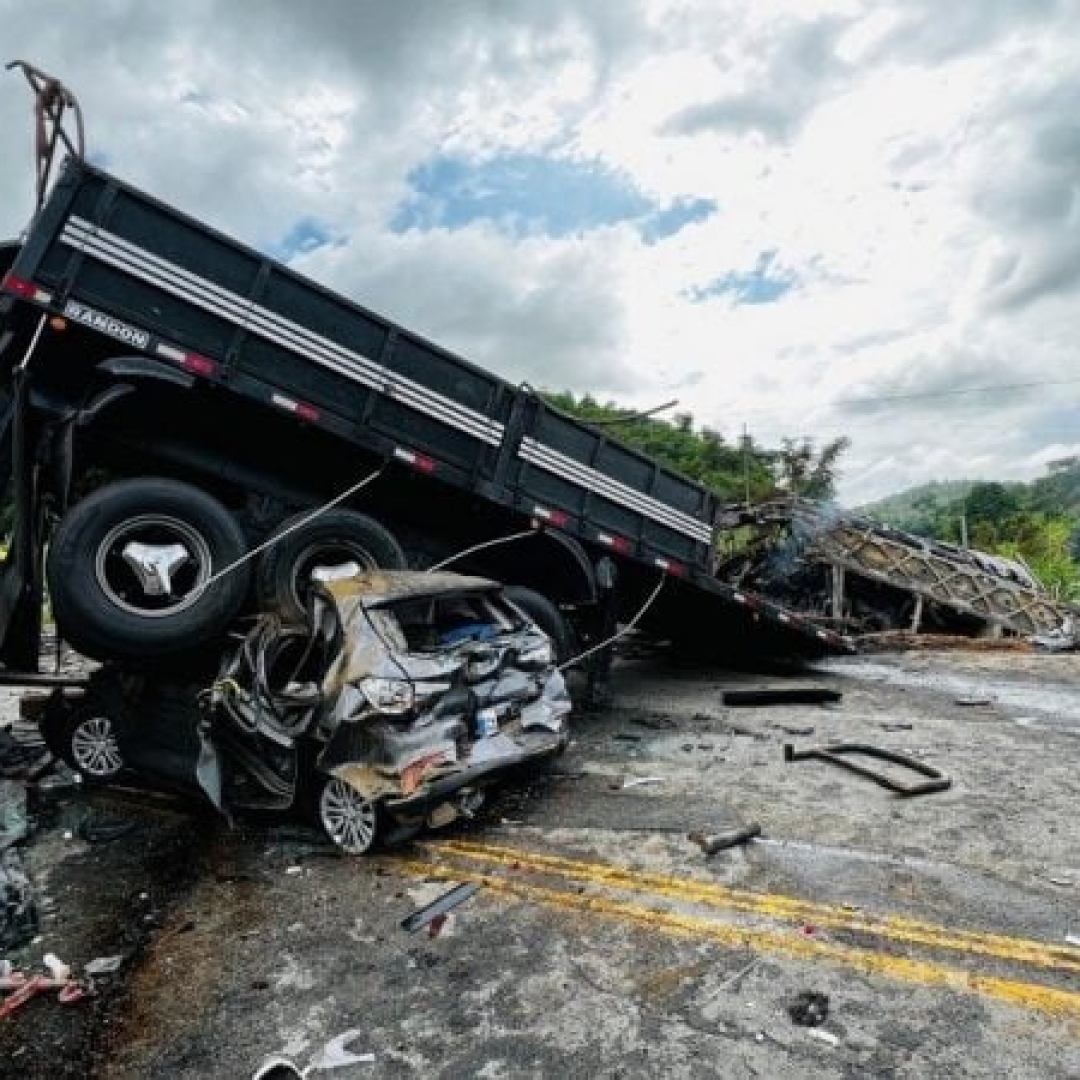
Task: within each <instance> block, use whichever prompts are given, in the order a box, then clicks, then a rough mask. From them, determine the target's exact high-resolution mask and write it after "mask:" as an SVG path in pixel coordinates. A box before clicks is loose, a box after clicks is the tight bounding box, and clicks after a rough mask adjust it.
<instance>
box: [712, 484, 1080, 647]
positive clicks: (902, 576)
mask: <svg viewBox="0 0 1080 1080" xmlns="http://www.w3.org/2000/svg"><path fill="white" fill-rule="evenodd" d="M721 519H722V521H724V522H725V523H726V524H727V525H728V527H729V528H731V529H733V530H738V529H740V528H741V529H743V530H745V529H746V528H749V530H750V536H749V538H747V537H746V536H745V535H744V536H743V537H742V539H743V544H742V547H741V550H739V551H738V552H736V553H733V554H731V555H730V556H729V557H728V558H727V559H726V560H725V561H724V562H723V565H722V567H721V571H720V572H721V574H722V575H723V576H725V577H727V579H728V580H729V581H731V582H732V583H733V584H738V585H741V584H745V585H747V587H749V588H754V589H760V590H761V591H762V592H764V593H765V594H767V595H770V596H772V597H773V598H774V599H776V600H777V601H778V602H780V603H784V604H789V605H791V606H792V607H795V608H798V609H799V610H802V611H805V612H807V613H812V614H814V615H816V616H818V617H822V618H823V617H830V618H832V619H833V620H835V623H836V625H841V626H844V627H845V628H847V629H848V630H849V631H850V632H853V633H859V632H866V631H878V630H886V629H904V630H912V631H918V630H919V629H920V628H921V627H923V626H926V627H927V628H935V629H944V630H952V631H954V632H964V633H984V632H987V631H988V630H995V631H1001V630H1005V631H1009V632H1011V633H1015V634H1023V635H1027V636H1031V635H1038V634H1057V633H1061V632H1065V631H1068V630H1070V628H1071V627H1072V624H1073V617H1074V615H1075V612H1074V611H1073V610H1072V609H1071V608H1070V606H1069V605H1066V604H1062V603H1059V602H1057V601H1056V600H1054V598H1053V597H1051V596H1050V595H1049V594H1048V593H1047V591H1046V590H1045V589H1044V588H1043V587H1042V585H1041V584H1040V583H1039V582H1038V581H1037V580H1036V579H1035V577H1034V575H1033V574H1032V573H1031V571H1030V570H1029V569H1028V568H1027V567H1026V566H1025V565H1024V564H1023V563H1021V562H1018V561H1016V560H1014V559H1006V558H1003V557H1001V556H997V555H988V554H986V553H985V552H981V551H973V550H970V549H968V548H960V547H956V546H955V545H952V544H945V543H942V542H940V541H937V540H930V539H928V538H926V537H921V536H915V535H913V534H911V533H905V532H902V531H900V530H899V529H894V528H891V527H890V526H888V525H884V524H882V523H881V522H877V521H873V520H872V519H870V518H867V517H865V516H862V515H859V514H856V513H852V512H848V511H842V510H838V509H837V508H835V507H829V506H825V505H822V504H819V503H814V502H810V501H808V500H805V499H783V500H774V501H772V502H767V503H762V504H760V505H758V506H754V507H751V508H749V509H747V508H744V507H730V508H728V509H727V510H726V511H724V512H723V513H722V515H721ZM732 535H733V536H734V535H736V534H735V533H734V532H733V533H732Z"/></svg>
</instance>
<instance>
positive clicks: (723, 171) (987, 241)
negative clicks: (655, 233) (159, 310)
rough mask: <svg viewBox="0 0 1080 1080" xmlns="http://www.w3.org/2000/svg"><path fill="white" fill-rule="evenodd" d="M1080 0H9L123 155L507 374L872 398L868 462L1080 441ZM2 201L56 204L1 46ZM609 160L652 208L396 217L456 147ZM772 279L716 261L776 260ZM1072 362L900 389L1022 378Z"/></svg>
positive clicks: (957, 460) (844, 418) (103, 151)
mask: <svg viewBox="0 0 1080 1080" xmlns="http://www.w3.org/2000/svg"><path fill="white" fill-rule="evenodd" d="M1078 16H1080V3H1077V2H1076V0H1061V2H1059V3H1049V2H1046V3H1031V2H1022V0H1014V2H1008V0H955V2H953V3H951V4H949V5H946V6H944V7H943V6H942V5H940V4H939V3H936V2H934V3H932V2H931V0H904V2H901V0H894V2H892V3H884V4H883V3H870V2H869V0H836V2H834V3H829V4H817V5H813V6H812V10H811V8H810V7H808V6H807V5H805V4H799V3H796V2H795V0H789V2H782V0H770V2H768V3H755V4H753V5H747V4H745V3H743V2H741V0H725V2H723V3H714V2H709V0H700V2H695V0H649V2H644V0H643V2H642V3H640V4H637V3H626V2H616V0H608V2H601V0H597V2H595V3H590V4H587V5H582V4H578V3H574V2H571V0H554V2H552V3H550V4H547V5H535V4H533V3H530V2H528V0H506V2H503V3H499V4H495V5H492V4H489V3H482V2H480V0H476V2H473V3H468V2H462V3H456V4H446V3H444V2H442V0H415V2H413V3H410V4H402V5H388V4H354V3H346V2H344V0H342V2H326V3H321V4H317V5H307V6H302V5H296V4H293V3H288V4H287V3H283V2H276V0H275V2H265V3H258V4H256V3H252V2H250V0H246V2H238V3H231V4H227V3H225V2H224V0H216V2H215V0H194V2H192V3H189V4H184V5H174V6H172V7H161V6H159V5H154V6H153V8H150V7H148V6H147V5H143V4H139V3H136V2H134V0H126V2H125V0H107V2H103V3H100V4H97V5H93V6H89V5H87V6H80V7H75V8H67V7H65V9H64V14H63V18H58V17H57V18H46V17H43V16H42V14H41V12H40V10H38V9H36V8H32V7H31V6H27V5H26V4H18V3H15V0H0V25H2V26H4V28H5V44H6V45H7V50H6V51H7V53H8V55H9V56H10V57H14V56H20V57H24V58H26V59H28V60H31V61H33V62H35V63H38V64H39V65H40V66H42V67H43V68H45V69H46V70H48V71H51V72H54V73H56V74H58V75H59V76H61V77H62V78H63V79H64V80H65V81H66V82H67V83H68V84H69V85H71V87H72V88H73V89H74V90H75V91H76V92H77V93H78V94H79V96H80V98H81V99H82V101H83V103H84V106H85V108H86V112H87V128H88V133H89V139H90V144H91V148H92V150H93V151H94V152H96V153H98V154H100V155H102V156H103V157H104V159H105V161H106V163H107V166H108V167H109V168H110V169H113V170H114V171H116V172H117V173H119V174H120V175H122V176H124V177H125V178H127V179H129V180H130V181H132V182H133V183H135V184H137V185H139V186H143V187H145V188H147V189H149V190H151V191H152V192H154V193H155V194H158V195H159V196H161V197H163V198H165V199H166V200H168V201H172V202H175V203H177V204H178V205H180V206H181V207H182V208H184V209H186V210H188V211H190V212H193V213H195V214H197V215H198V216H201V217H204V218H206V219H207V220H209V221H210V222H212V223H213V224H215V225H217V226H219V227H221V228H224V229H226V230H227V231H230V232H233V233H235V234H237V235H239V236H240V237H242V238H243V239H245V240H248V241H251V242H254V243H257V244H259V245H261V246H263V247H271V246H273V245H275V244H279V243H281V242H282V240H283V238H284V237H286V236H287V235H289V234H290V232H291V231H292V230H293V229H294V228H295V227H296V225H297V223H298V222H302V221H312V222H317V223H318V224H319V227H320V229H321V230H324V231H325V232H326V233H327V234H328V235H330V236H332V237H334V239H335V244H334V245H332V246H326V247H321V248H317V249H316V250H314V251H307V252H306V253H304V254H302V255H298V256H297V259H298V261H299V263H300V264H302V267H303V269H304V270H305V271H306V272H309V273H312V274H315V275H316V276H319V277H321V278H323V279H325V280H327V281H328V282H329V283H331V284H333V285H335V286H337V287H339V288H342V289H345V290H346V291H349V292H350V293H351V294H352V295H355V296H356V298H357V299H359V300H360V301H361V302H364V303H366V304H368V305H369V306H372V307H375V308H377V309H381V310H385V311H386V312H387V313H389V314H391V315H392V316H394V317H397V318H399V319H401V320H403V321H405V322H406V323H407V324H408V325H410V326H413V327H414V328H416V329H418V330H419V331H420V332H422V333H425V334H427V335H429V336H431V337H433V338H435V339H436V340H438V341H440V342H441V343H444V344H446V345H447V346H448V347H451V348H454V349H456V350H458V351H461V352H463V353H464V354H465V355H467V356H469V357H471V358H472V359H475V360H477V361H478V362H480V363H483V364H485V365H488V366H491V367H493V368H495V369H496V370H498V371H500V372H501V373H502V374H504V375H506V376H507V377H508V378H512V379H515V380H517V379H528V380H529V381H532V382H539V383H545V384H547V385H553V386H559V385H565V386H568V387H571V388H573V389H576V390H579V391H584V390H591V391H593V392H595V393H599V394H601V395H602V396H608V395H610V396H614V397H618V398H619V399H620V400H623V401H625V402H626V403H627V404H630V405H649V404H654V403H655V402H656V401H657V400H661V399H662V398H663V397H667V396H671V394H672V393H673V392H674V393H677V394H679V395H680V396H683V398H684V400H683V406H684V407H687V408H689V409H691V410H692V411H693V412H694V414H695V416H696V417H697V418H698V419H699V420H701V421H702V422H705V423H708V424H710V425H712V426H715V427H719V428H721V429H722V430H723V431H724V432H725V433H727V434H729V435H735V434H736V433H737V432H738V431H739V430H740V429H741V426H742V423H743V422H744V421H745V422H746V423H748V424H749V425H750V426H751V429H752V430H753V431H755V433H756V435H757V436H758V438H759V439H761V440H776V439H778V438H780V437H782V436H784V435H804V434H806V435H811V436H815V437H818V438H827V437H831V436H833V435H836V434H841V433H845V434H848V435H850V436H851V437H852V439H853V447H852V450H851V451H850V453H849V455H848V458H847V462H846V480H845V486H844V489H843V494H844V495H845V497H847V498H849V499H851V500H862V499H865V498H870V497H874V496H877V495H880V494H884V493H886V492H887V491H889V490H893V489H896V488H898V487H901V486H903V485H905V484H908V483H913V482H919V481H922V480H927V479H934V478H937V479H945V478H949V477H960V476H963V477H969V478H974V477H977V476H983V477H986V478H1008V477H1012V476H1018V475H1030V474H1031V473H1033V472H1036V471H1038V470H1039V469H1040V468H1041V467H1042V466H1043V464H1044V463H1045V462H1046V461H1047V460H1051V459H1053V458H1054V457H1060V456H1063V453H1062V447H1065V448H1069V447H1072V446H1074V444H1075V443H1076V442H1077V438H1076V432H1075V428H1074V427H1071V426H1070V425H1071V424H1072V420H1071V415H1072V413H1073V412H1075V411H1076V410H1075V409H1070V407H1069V406H1070V405H1072V403H1073V402H1074V401H1075V397H1076V394H1077V392H1078V391H1080V383H1077V384H1076V385H1075V386H1073V385H1072V384H1070V383H1068V382H1064V381H1063V380H1067V379H1069V378H1072V377H1073V374H1072V373H1073V371H1074V370H1075V343H1076V342H1077V341H1078V340H1080V185H1078V181H1077V175H1078V173H1077V166H1078V165H1080V125H1078V124H1077V121H1076V120H1075V111H1076V107H1075V102H1076V100H1077V97H1078V93H1080V48H1078V46H1080V31H1078V30H1077V27H1078V26H1080V18H1078ZM0 144H2V145H3V146H4V147H5V153H4V155H3V159H2V168H0V235H4V234H8V233H13V232H15V231H16V230H17V229H18V228H19V227H20V226H21V225H22V223H23V222H24V220H25V218H26V215H27V214H28V212H29V209H30V179H29V178H30V168H31V163H30V159H29V102H28V95H27V94H26V92H25V89H24V88H23V87H22V86H21V85H20V84H19V82H18V80H17V79H16V78H15V77H14V76H8V77H7V78H6V79H4V80H0ZM508 153H520V154H529V155H534V156H535V155H545V154H547V155H555V156H559V157H562V158H568V157H569V158H577V159H580V160H583V161H595V162H597V163H599V164H600V165H602V166H605V167H606V168H608V169H610V170H615V171H618V172H619V173H620V174H621V175H625V176H626V177H627V178H628V180H629V181H630V182H632V183H633V185H634V186H635V187H636V189H637V190H639V191H640V192H642V193H644V194H645V195H646V196H647V197H648V198H650V199H653V200H654V201H655V202H656V204H657V205H669V204H670V203H671V202H673V201H674V200H677V199H680V198H684V197H690V198H701V199H710V200H713V201H714V202H715V203H716V204H717V207H718V210H717V212H716V213H715V214H713V215H712V216H710V217H708V218H706V219H705V220H702V221H698V222H694V223H692V224H689V225H687V226H686V227H685V228H683V229H681V230H680V231H679V232H677V233H675V234H674V235H672V236H669V237H667V238H665V239H663V240H661V241H660V242H657V243H654V244H647V243H645V242H644V241H643V240H642V238H641V236H640V235H639V233H638V232H637V231H636V230H635V229H634V228H633V227H632V225H631V224H629V223H627V224H625V225H614V226H612V225H608V226H605V227H604V228H597V229H595V230H592V231H584V232H582V233H580V234H578V235H573V236H564V237H559V238H547V237H544V236H540V235H532V234H529V235H521V236H511V235H507V234H506V233H503V232H500V231H499V230H498V229H497V228H496V227H495V226H494V225H493V224H491V223H485V222H483V221H479V222H475V223H472V224H470V225H468V226H467V227H463V228H460V229H457V230H454V231H448V230H446V229H438V230H433V231H430V232H423V231H413V232H410V233H407V234H397V233H394V232H393V231H392V230H391V228H390V223H391V221H392V220H393V216H394V212H395V209H396V208H397V207H399V206H400V205H401V203H402V201H403V200H404V199H406V198H407V197H408V195H409V189H408V177H409V174H410V171H411V170H413V169H414V168H416V167H417V166H418V165H421V164H423V163H424V162H427V161H430V160H431V159H432V158H433V157H436V156H438V155H447V154H453V155H457V156H459V157H462V158H465V159H467V158H468V157H469V156H480V157H485V156H486V157H490V156H492V155H498V154H508ZM768 252H772V253H774V254H773V256H772V260H773V263H772V265H774V266H776V267H777V268H779V269H780V270H782V272H783V273H784V275H785V278H786V279H787V280H790V281H791V282H792V288H791V289H790V290H789V291H788V292H787V293H786V294H784V295H782V296H780V297H779V298H778V299H777V300H776V302H774V303H770V304H757V305H748V304H743V305H740V304H738V303H736V302H735V299H734V297H733V296H732V295H731V294H725V293H720V294H718V295H716V296H713V297H712V298H710V299H709V300H707V301H706V302H694V301H693V299H692V297H693V296H694V295H695V290H698V291H699V292H698V295H700V290H701V289H702V288H703V287H705V286H707V285H708V284H709V283H710V282H714V281H716V280H718V279H721V278H723V277H724V276H725V275H729V274H732V273H743V274H745V273H747V272H749V271H752V270H753V269H754V267H755V266H758V265H760V260H761V258H762V255H763V253H768ZM1040 380H1045V381H1050V382H1054V381H1061V385H1058V386H1052V387H1047V388H1045V389H1044V390H1042V391H1040V390H1030V391H1025V392H1019V391H1017V392H1009V393H998V394H985V395H978V394H975V395H957V394H948V395H945V396H943V397H939V398H924V397H922V398H912V399H911V400H907V401H894V402H882V403H881V404H879V405H878V406H876V407H861V406H860V407H855V406H837V405H834V404H832V403H834V402H838V401H844V400H847V399H850V398H853V397H860V398H862V397H874V396H896V395H900V394H906V393H911V394H917V393H920V392H924V391H927V390H940V391H948V390H956V389H960V388H963V387H972V386H992V385H998V384H1003V383H1007V384H1012V383H1021V382H1038V381H1040Z"/></svg>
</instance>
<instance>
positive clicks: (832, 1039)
mask: <svg viewBox="0 0 1080 1080" xmlns="http://www.w3.org/2000/svg"><path fill="white" fill-rule="evenodd" d="M806 1034H807V1035H810V1036H812V1037H813V1038H815V1039H817V1040H818V1041H819V1042H823V1043H825V1044H826V1045H828V1046H839V1045H840V1039H839V1038H838V1037H837V1036H836V1035H834V1034H833V1033H832V1032H831V1031H826V1030H825V1029H824V1028H814V1027H812V1028H807V1031H806Z"/></svg>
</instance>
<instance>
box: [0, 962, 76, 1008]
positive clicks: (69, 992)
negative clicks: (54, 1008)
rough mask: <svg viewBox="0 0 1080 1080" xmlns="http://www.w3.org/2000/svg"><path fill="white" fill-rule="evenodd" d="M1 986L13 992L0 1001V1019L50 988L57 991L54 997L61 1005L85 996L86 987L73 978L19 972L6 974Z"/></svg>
mask: <svg viewBox="0 0 1080 1080" xmlns="http://www.w3.org/2000/svg"><path fill="white" fill-rule="evenodd" d="M2 988H3V989H11V990H12V991H13V992H12V993H10V994H8V996H7V997H6V998H4V1000H3V1001H2V1002H0V1020H2V1019H4V1018H5V1017H8V1016H11V1014H12V1013H14V1012H17V1011H18V1010H19V1009H21V1008H22V1007H23V1006H24V1005H25V1004H26V1003H27V1002H28V1001H30V1000H31V999H32V998H35V997H37V996H38V995H39V994H44V993H47V992H48V991H50V990H57V991H59V993H58V994H57V997H56V999H57V1001H59V1002H60V1003H61V1004H62V1005H74V1004H75V1003H76V1002H77V1001H82V999H83V998H85V997H86V996H87V990H86V987H84V986H82V985H81V984H80V983H77V982H75V981H74V980H73V979H70V978H68V979H54V978H53V977H52V976H51V975H31V976H30V977H29V978H27V977H25V976H22V975H21V973H20V972H13V973H12V974H10V975H8V976H7V977H6V978H5V979H4V980H3V986H2Z"/></svg>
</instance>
